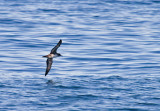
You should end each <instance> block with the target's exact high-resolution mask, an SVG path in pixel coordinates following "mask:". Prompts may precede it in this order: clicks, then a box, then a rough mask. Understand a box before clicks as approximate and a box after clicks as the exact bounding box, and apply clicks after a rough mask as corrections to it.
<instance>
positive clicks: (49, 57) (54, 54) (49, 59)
mask: <svg viewBox="0 0 160 111" xmlns="http://www.w3.org/2000/svg"><path fill="white" fill-rule="evenodd" d="M61 43H62V40H60V41H59V42H58V43H57V45H56V46H55V47H54V48H53V49H52V50H51V52H50V54H48V55H45V56H43V57H46V58H47V61H46V63H47V68H46V73H45V76H46V75H47V74H48V72H49V71H50V69H51V66H52V63H53V58H55V57H58V56H61V54H60V53H57V49H58V48H59V47H60V45H61Z"/></svg>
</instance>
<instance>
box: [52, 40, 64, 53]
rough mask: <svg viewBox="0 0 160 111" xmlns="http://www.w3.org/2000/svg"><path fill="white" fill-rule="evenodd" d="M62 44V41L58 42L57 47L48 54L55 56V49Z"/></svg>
mask: <svg viewBox="0 0 160 111" xmlns="http://www.w3.org/2000/svg"><path fill="white" fill-rule="evenodd" d="M61 43H62V40H60V41H59V42H58V43H57V45H56V46H55V47H54V48H53V49H52V50H51V52H50V54H55V53H56V52H57V49H58V48H59V47H60V45H61Z"/></svg>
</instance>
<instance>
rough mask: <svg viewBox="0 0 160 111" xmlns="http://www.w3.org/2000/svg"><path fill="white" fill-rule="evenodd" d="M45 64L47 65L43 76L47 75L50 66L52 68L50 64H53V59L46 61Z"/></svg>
mask: <svg viewBox="0 0 160 111" xmlns="http://www.w3.org/2000/svg"><path fill="white" fill-rule="evenodd" d="M46 63H47V68H46V73H45V76H46V75H47V74H48V72H49V71H50V69H51V66H52V63H53V59H52V58H48V59H47V61H46Z"/></svg>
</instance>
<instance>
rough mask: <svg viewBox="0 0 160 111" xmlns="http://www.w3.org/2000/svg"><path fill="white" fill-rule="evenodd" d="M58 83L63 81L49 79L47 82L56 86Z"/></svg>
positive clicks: (48, 84)
mask: <svg viewBox="0 0 160 111" xmlns="http://www.w3.org/2000/svg"><path fill="white" fill-rule="evenodd" d="M58 83H61V82H58V81H53V80H48V81H47V82H46V84H47V86H55V85H57V84H58Z"/></svg>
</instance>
